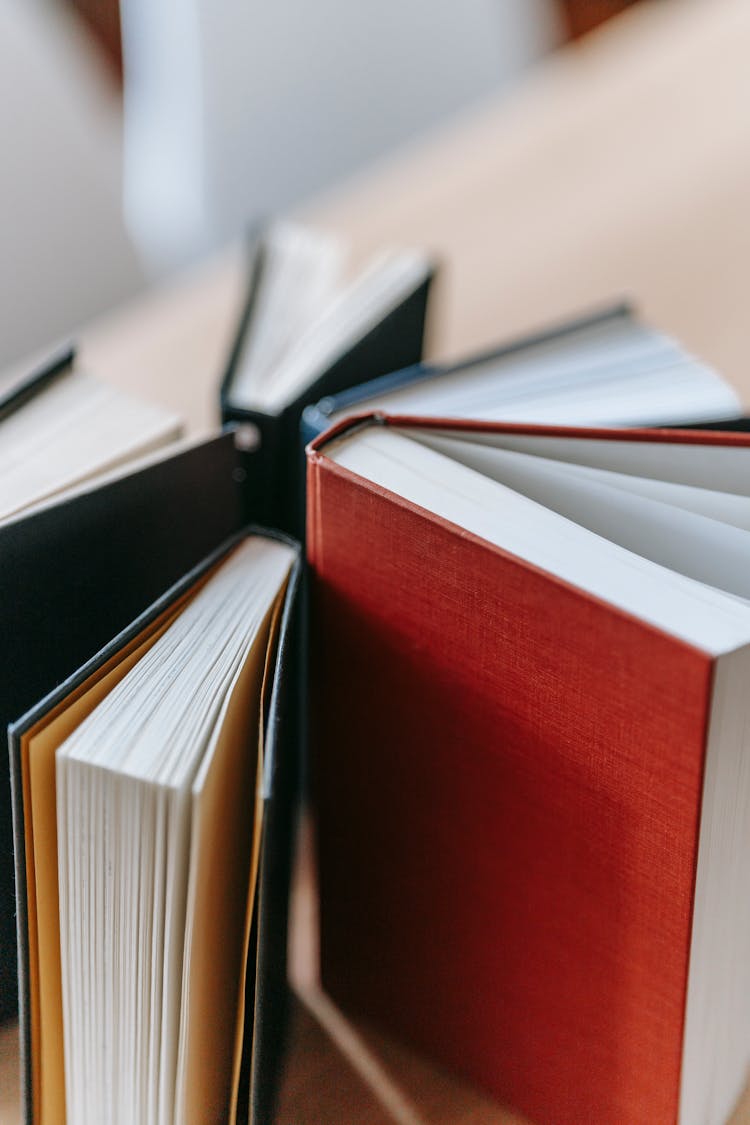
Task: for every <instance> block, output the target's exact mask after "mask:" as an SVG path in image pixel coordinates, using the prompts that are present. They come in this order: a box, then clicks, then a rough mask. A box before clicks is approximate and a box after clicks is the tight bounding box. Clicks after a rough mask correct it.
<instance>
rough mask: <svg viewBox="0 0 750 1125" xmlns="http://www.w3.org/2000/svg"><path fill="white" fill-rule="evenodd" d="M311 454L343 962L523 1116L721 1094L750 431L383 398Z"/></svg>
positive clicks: (743, 938)
mask: <svg viewBox="0 0 750 1125" xmlns="http://www.w3.org/2000/svg"><path fill="white" fill-rule="evenodd" d="M308 457H309V464H308V553H309V561H310V565H311V572H312V573H311V598H312V624H311V629H312V647H311V652H312V653H314V659H313V660H312V661H311V693H312V743H313V747H312V748H313V755H314V757H313V761H314V792H315V799H316V803H317V813H318V832H319V864H320V892H321V949H322V974H323V983H324V985H325V987H326V988H327V989H328V990H329V991H330V993H331V994H332V995H333V996H334V997H335V998H336V999H337V1000H338V1001H339V1002H340V1003H341V1004H342V1005H343V1006H344V1007H345V1009H347V1010H349V1011H355V1012H358V1013H362V1014H365V1015H367V1016H368V1017H370V1018H374V1019H376V1020H378V1021H380V1022H382V1023H383V1024H386V1025H387V1026H389V1027H390V1028H391V1029H392V1030H394V1031H396V1032H397V1033H399V1034H401V1035H403V1036H404V1037H406V1038H408V1039H409V1040H410V1041H412V1042H413V1043H415V1044H417V1045H418V1046H420V1047H422V1048H423V1049H425V1050H427V1051H428V1052H429V1053H431V1054H432V1055H433V1056H435V1057H436V1058H437V1059H438V1060H440V1061H441V1062H443V1063H445V1064H448V1065H449V1066H451V1067H452V1068H454V1069H456V1070H458V1071H460V1072H462V1073H463V1074H465V1075H467V1076H469V1077H470V1078H472V1079H474V1080H475V1081H477V1082H478V1083H480V1084H482V1085H484V1086H485V1087H487V1088H489V1089H490V1090H491V1091H492V1092H493V1093H494V1094H495V1095H496V1096H497V1097H498V1099H500V1100H501V1101H502V1102H504V1103H506V1104H508V1105H510V1106H513V1107H515V1108H516V1109H518V1110H520V1111H521V1112H522V1113H524V1114H525V1115H526V1116H528V1117H529V1118H530V1119H531V1120H532V1121H536V1122H540V1123H547V1122H555V1123H558V1125H580V1123H582V1122H592V1123H594V1122H596V1123H597V1125H605V1123H615V1122H617V1123H622V1125H633V1123H635V1122H650V1123H661V1122H675V1121H678V1120H679V1121H680V1122H682V1123H691V1125H692V1123H693V1122H696V1123H699V1122H700V1123H702V1122H709V1121H710V1122H713V1121H717V1122H718V1121H721V1120H724V1119H725V1118H726V1115H727V1113H728V1112H729V1111H730V1110H731V1108H732V1105H733V1103H734V1101H735V1099H736V1097H737V1096H738V1095H739V1093H740V1092H741V1090H742V1086H743V1084H744V1078H745V1071H746V1067H747V1063H748V1059H749V1058H750V1050H749V1049H748V1048H749V1047H750V1023H749V1021H748V1016H747V1014H746V1009H747V1007H748V1005H747V1004H746V1003H745V1000H746V997H747V996H748V994H749V989H750V972H749V971H748V969H747V968H746V967H745V966H744V962H745V961H747V960H748V959H747V957H746V951H747V949H748V947H749V943H750V917H748V910H747V908H746V907H744V905H743V904H742V900H743V898H746V894H745V892H744V890H743V882H742V876H741V871H742V869H743V867H742V865H743V863H746V862H747V859H748V858H750V830H749V828H748V825H750V778H748V777H746V774H747V772H748V770H747V765H746V764H743V762H744V759H743V754H745V753H746V752H747V751H748V750H750V745H748V746H746V745H745V743H746V742H747V741H748V738H747V736H746V734H745V723H746V718H747V716H746V712H747V711H748V710H750V703H748V702H747V701H746V698H745V697H746V696H748V694H750V693H748V692H747V690H746V684H747V676H748V674H750V648H748V644H749V643H750V605H749V604H748V603H747V601H746V599H747V597H748V596H749V595H750V588H746V587H747V586H748V579H747V578H746V577H745V575H746V574H747V575H750V567H747V566H746V563H747V562H748V561H750V530H749V529H750V500H748V498H747V496H746V495H745V493H746V492H747V491H748V488H747V485H746V484H743V480H744V481H747V480H748V479H750V476H749V475H748V469H750V445H749V443H748V439H747V438H743V437H738V436H729V435H722V434H710V433H702V434H687V433H679V432H669V433H667V432H653V431H643V432H639V431H629V432H624V431H596V432H594V431H580V430H555V429H550V428H544V427H523V426H520V427H519V426H515V427H514V426H502V425H497V424H484V425H482V424H472V423H456V422H455V421H453V422H448V421H443V422H442V423H441V422H439V421H428V420H425V419H420V420H415V419H413V418H412V419H405V418H400V419H383V418H382V416H381V417H376V418H369V419H365V420H363V419H359V420H358V421H357V422H356V423H353V422H351V421H350V422H348V423H344V424H342V425H341V426H339V427H337V428H336V429H335V430H334V431H329V433H328V434H327V435H325V436H324V437H322V438H320V439H318V440H317V442H315V443H313V445H312V446H311V447H310V450H309V451H308ZM701 482H702V483H701ZM745 525H746V526H745ZM748 729H750V728H748Z"/></svg>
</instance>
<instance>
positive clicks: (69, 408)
mask: <svg viewBox="0 0 750 1125" xmlns="http://www.w3.org/2000/svg"><path fill="white" fill-rule="evenodd" d="M74 359H75V350H74V348H72V346H69V345H64V346H62V347H61V348H59V349H58V350H56V351H55V352H53V353H52V354H51V355H49V356H47V357H46V358H45V359H44V360H43V361H41V362H39V364H38V365H37V366H36V367H35V368H33V369H32V371H31V373H30V374H29V373H28V372H25V373H23V374H22V375H21V376H20V377H19V376H18V375H17V374H15V373H13V374H11V375H9V376H7V377H6V378H5V379H4V380H3V382H2V383H1V384H0V439H1V440H0V540H2V548H0V550H1V551H2V558H0V567H1V568H2V573H3V580H4V584H3V630H2V632H3V640H2V642H1V643H2V644H3V645H4V646H5V648H4V652H3V661H2V664H3V676H2V684H0V722H2V724H3V729H5V728H6V727H7V725H8V723H9V722H10V721H11V720H12V719H14V718H18V716H19V715H20V714H21V712H22V710H23V709H24V708H25V707H26V706H28V705H29V704H30V703H31V702H32V701H33V700H34V698H35V696H34V694H33V693H34V690H35V685H36V686H41V687H42V691H45V690H48V689H49V688H51V687H52V686H53V685H54V683H56V682H57V681H56V679H55V676H56V674H57V672H58V670H59V669H58V668H57V665H56V657H55V654H54V653H53V652H50V651H46V649H45V645H42V649H43V651H41V652H39V651H37V650H36V647H35V641H36V637H37V636H39V635H43V634H44V629H45V625H44V623H42V622H40V621H39V616H40V613H41V612H42V607H45V609H51V608H52V607H51V606H50V605H49V603H45V590H47V589H49V588H50V587H49V575H50V573H51V572H52V571H53V570H54V568H55V566H56V562H57V560H56V558H55V556H54V555H50V556H49V557H46V558H39V559H37V560H35V564H34V568H33V570H29V580H31V577H32V574H33V576H34V578H36V579H38V580H39V581H40V583H41V585H40V589H39V590H33V589H32V588H31V585H30V583H29V585H28V588H27V590H26V591H25V600H23V601H22V602H21V603H19V604H18V605H16V604H14V602H13V597H14V596H15V593H16V591H17V589H18V586H19V584H22V583H23V582H24V576H23V575H21V574H20V573H19V568H20V566H21V563H20V561H19V559H18V557H17V555H16V550H17V542H18V536H19V534H20V533H19V530H18V529H19V527H20V526H22V521H23V518H24V517H25V516H26V515H28V514H29V513H30V512H32V511H34V510H35V509H38V508H39V507H41V506H43V505H44V504H49V503H52V502H54V500H55V499H59V498H60V497H62V496H64V495H65V494H66V492H67V493H69V492H70V491H71V490H73V489H75V488H77V487H78V488H80V487H83V486H85V484H86V482H88V481H91V480H94V479H96V478H97V477H101V476H102V475H104V474H106V473H107V472H113V471H116V470H117V469H118V467H120V466H122V465H123V464H126V463H127V462H129V461H134V460H138V459H139V458H141V457H147V456H148V455H150V454H155V453H157V452H158V451H159V450H160V449H165V448H167V447H168V446H169V445H170V444H172V443H173V442H174V441H175V440H176V439H177V438H178V437H179V435H180V422H179V419H178V418H177V417H176V416H175V415H174V414H173V413H172V412H171V411H167V410H164V409H163V408H161V407H156V406H153V405H150V404H148V403H144V402H141V401H140V400H138V399H135V398H133V397H132V396H131V395H128V394H124V393H122V392H121V391H118V390H116V389H114V388H112V387H108V386H107V385H106V384H103V383H100V382H98V381H97V380H96V379H94V378H92V377H91V376H90V375H88V373H86V372H85V371H81V370H79V369H78V368H77V367H76V366H75V363H74ZM19 521H21V523H19ZM104 526H105V527H106V524H105V525H104ZM39 549H42V548H41V545H40V548H39ZM67 577H68V579H70V578H71V575H68V576H67ZM72 581H73V582H74V583H75V582H76V581H77V579H76V578H75V576H73V578H72ZM52 625H53V622H52V620H51V621H50V622H49V627H50V629H51V628H52ZM53 636H54V634H53V633H52V632H50V633H49V635H48V637H47V638H46V639H45V644H48V643H51V640H52V637H53ZM87 655H90V653H89V654H87ZM63 667H64V665H63ZM65 670H66V671H72V670H73V669H72V667H67V668H65ZM27 686H28V687H29V688H31V694H28V693H27V692H26V690H25V689H26V687H27ZM15 930H16V925H15V909H14V905H13V842H12V833H11V810H10V782H9V777H8V767H7V757H4V759H3V765H2V767H1V768H0V1022H2V1021H3V1020H5V1019H8V1018H10V1017H11V1016H12V1015H14V1014H15V1012H16V1008H17V1001H16V995H17V991H16V933H15Z"/></svg>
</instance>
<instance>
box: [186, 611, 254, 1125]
mask: <svg viewBox="0 0 750 1125" xmlns="http://www.w3.org/2000/svg"><path fill="white" fill-rule="evenodd" d="M272 615H273V610H272V611H271V612H270V613H269V614H268V616H267V619H266V621H265V622H264V624H263V626H262V628H261V629H260V630H259V633H258V637H257V639H256V643H255V645H254V646H253V650H252V652H251V653H250V654H249V656H248V658H247V660H246V662H245V664H244V666H243V668H242V670H241V672H240V674H239V676H238V678H237V680H236V681H235V685H234V688H233V690H232V693H231V696H230V698H229V700H228V703H227V707H226V710H225V713H224V715H223V718H222V719H221V720H220V722H221V729H220V731H219V734H218V737H217V740H216V743H215V746H214V752H213V755H212V759H211V761H210V763H209V764H208V768H207V769H206V770H205V772H203V773H202V777H201V778H199V779H198V780H197V782H196V785H195V786H194V789H193V828H192V839H191V856H190V883H189V890H188V915H187V926H186V940H187V949H186V976H185V982H184V986H183V1024H182V1028H181V1042H180V1060H181V1065H180V1067H179V1072H178V1084H179V1086H178V1092H177V1102H176V1104H177V1108H178V1116H179V1119H180V1121H182V1122H184V1125H204V1123H205V1122H206V1121H228V1120H229V1119H230V1101H231V1091H232V1084H233V1081H232V1080H233V1071H234V1058H235V1048H236V1039H237V1011H238V1003H239V1002H240V996H239V987H240V983H239V982H240V981H242V982H243V984H244V964H245V957H246V945H247V936H246V919H247V910H248V894H247V888H248V886H249V884H253V882H254V879H255V876H256V873H257V845H258V832H259V827H260V826H259V824H258V820H257V816H256V815H254V812H256V813H257V808H256V800H257V778H258V741H259V729H260V709H261V689H262V682H263V674H264V668H265V658H266V650H267V644H268V635H269V628H270V623H271V619H272ZM238 888H243V890H242V892H241V893H238ZM250 897H251V898H252V897H254V886H251V887H250Z"/></svg>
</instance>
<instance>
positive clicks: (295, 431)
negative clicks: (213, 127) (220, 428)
mask: <svg viewBox="0 0 750 1125" xmlns="http://www.w3.org/2000/svg"><path fill="white" fill-rule="evenodd" d="M435 273H436V265H435V263H434V261H433V260H432V259H431V258H430V257H429V256H428V255H427V254H425V253H423V252H422V251H417V250H384V251H383V252H382V253H380V254H379V255H377V256H376V257H375V258H373V260H372V261H370V262H368V263H366V264H365V265H364V266H363V267H361V268H360V269H359V270H357V269H356V268H355V269H354V271H353V270H352V268H351V266H350V265H349V263H348V262H347V254H346V248H345V246H344V245H343V244H342V243H341V242H340V240H338V239H336V238H334V237H333V236H331V235H328V234H325V233H324V232H322V231H316V230H313V229H310V228H307V227H304V226H301V225H299V224H296V223H290V222H277V223H273V224H270V225H267V226H260V227H258V228H256V229H255V230H254V231H253V232H252V233H251V235H250V237H249V239H248V288H247V296H246V299H245V304H244V308H243V311H242V314H241V317H240V320H239V323H238V326H237V332H236V335H235V338H234V340H233V342H232V347H231V350H230V354H229V358H228V361H227V365H226V371H225V374H224V377H223V381H222V385H221V392H220V398H221V410H222V419H223V420H224V422H227V423H236V424H239V425H240V426H241V433H242V440H243V442H244V445H245V449H246V452H247V458H248V471H249V476H250V479H251V481H252V482H253V484H252V487H253V503H254V506H255V509H256V511H257V518H258V519H259V520H260V521H261V522H264V523H266V524H267V525H268V526H272V527H280V528H282V529H284V530H286V531H291V532H294V533H299V532H300V530H301V526H302V517H303V512H304V496H303V492H304V456H303V453H302V451H301V448H300V442H299V425H300V417H301V415H302V411H303V409H304V407H305V406H306V405H307V404H309V403H311V402H316V401H317V400H318V399H319V398H321V397H322V396H324V395H330V394H336V393H337V392H339V391H342V390H344V389H346V388H348V387H352V386H354V385H355V384H357V383H361V382H363V381H365V380H369V379H372V378H374V377H375V376H377V375H383V374H385V373H386V372H388V371H394V370H397V369H398V368H402V367H405V366H407V365H409V364H413V363H416V362H417V361H418V360H420V359H421V358H422V351H423V347H424V337H425V319H426V314H427V303H428V298H429V294H430V287H431V284H432V281H433V279H434V276H435Z"/></svg>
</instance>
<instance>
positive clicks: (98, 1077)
mask: <svg viewBox="0 0 750 1125" xmlns="http://www.w3.org/2000/svg"><path fill="white" fill-rule="evenodd" d="M50 366H51V365H50ZM75 375H76V373H75V371H73V372H72V373H71V376H70V377H71V379H73V381H74V382H76V383H77V382H78V380H77V379H75ZM60 378H62V379H64V378H65V376H62V375H61V376H60ZM61 385H62V384H61V383H58V381H57V376H55V377H54V378H52V383H50V384H49V386H47V383H46V382H45V379H42V380H41V382H40V381H39V380H38V379H37V378H36V376H35V380H34V385H33V392H34V393H33V394H26V393H25V392H24V393H19V395H18V397H17V399H16V402H17V403H18V404H19V405H18V407H17V410H16V412H14V413H12V414H9V415H8V416H7V419H6V420H7V421H9V422H13V423H14V424H16V423H17V424H18V425H20V424H21V422H22V419H21V414H22V413H23V412H25V411H27V410H29V409H31V408H32V407H33V408H34V410H35V411H36V412H37V413H38V411H39V410H40V409H42V407H43V405H44V404H43V403H42V397H43V396H45V395H47V394H49V393H51V389H52V387H54V388H55V389H57V388H58V387H59V386H61ZM26 386H27V390H28V389H29V388H28V384H27V385H26ZM14 393H15V392H14ZM77 393H78V392H76V394H77ZM45 410H46V407H45ZM150 410H151V408H149V407H144V412H145V413H144V417H146V418H147V419H148V418H150V417H151V415H150V413H149V411H150ZM162 414H163V415H164V416H163V417H162V419H161V421H162V423H164V425H163V426H162V427H161V429H160V431H159V432H160V433H161V430H162V429H163V431H164V440H165V441H167V440H168V433H172V432H173V429H174V427H173V423H174V422H175V419H174V418H173V417H172V416H166V415H165V414H164V412H162ZM86 416H87V415H86ZM95 419H96V420H97V422H98V415H95ZM118 419H119V420H122V421H123V426H119V425H118ZM6 420H4V421H3V425H5V424H6ZM131 420H132V419H131V418H130V415H129V414H128V413H127V412H121V413H119V414H118V415H117V416H116V417H115V418H109V419H108V425H109V428H110V436H109V438H108V441H107V443H106V445H107V459H106V461H102V462H101V463H100V462H97V461H96V458H95V457H92V458H91V464H90V466H89V469H90V471H87V472H85V473H82V472H79V468H80V466H77V467H76V471H75V473H74V474H71V475H70V477H69V478H68V476H66V478H65V479H66V482H67V485H66V487H65V488H64V489H63V490H62V491H60V490H59V489H58V488H57V486H56V485H55V487H51V488H49V489H48V488H47V485H48V484H49V481H50V480H51V479H52V478H54V477H55V474H54V473H53V472H52V471H51V470H52V468H53V467H52V466H49V469H50V471H49V472H48V473H45V474H44V481H45V487H44V495H43V498H42V499H40V500H35V499H33V497H32V498H29V497H26V500H28V503H27V502H26V500H25V502H24V506H23V508H19V507H18V506H17V505H16V506H11V507H12V508H13V512H14V514H12V515H10V516H9V517H8V518H6V519H4V520H3V521H2V522H0V574H1V575H2V587H3V601H2V615H3V630H2V640H1V641H0V645H2V646H3V656H2V665H3V670H4V675H3V679H2V685H1V686H0V719H1V720H2V722H3V723H4V724H5V726H6V727H9V745H10V766H11V769H10V775H11V776H10V782H11V796H12V827H13V840H12V841H11V840H10V837H9V838H8V841H7V843H8V848H7V851H6V852H4V855H3V862H4V863H7V861H9V860H10V861H12V857H13V856H14V857H15V891H16V893H15V898H14V897H13V872H12V870H10V871H9V870H8V868H7V866H6V867H4V868H3V872H2V874H3V879H4V882H3V901H2V911H1V912H0V917H2V921H3V927H4V928H3V931H2V933H3V946H2V960H0V966H1V968H0V972H1V974H2V982H1V983H2V992H0V995H2V998H3V1003H4V1008H5V1015H6V1016H8V1015H12V1014H13V1012H14V1009H15V993H16V989H15V979H16V973H17V971H18V975H19V978H20V984H21V987H20V996H19V1000H20V1013H19V1014H20V1022H21V1048H22V1074H23V1093H24V1106H25V1110H24V1112H25V1120H26V1121H27V1122H34V1123H35V1125H39V1123H43V1122H45V1121H46V1122H50V1121H54V1122H57V1121H59V1120H61V1118H62V1115H63V1112H64V1111H63V1106H64V1105H65V1106H67V1119H68V1120H69V1121H76V1122H85V1121H100V1120H103V1119H104V1118H105V1117H106V1118H107V1119H108V1120H115V1119H119V1120H122V1121H133V1120H146V1119H149V1120H154V1121H166V1120H170V1121H171V1120H174V1119H176V1118H175V1116H174V1115H175V1114H177V1117H178V1118H179V1119H180V1120H184V1121H191V1120H196V1121H197V1120H201V1121H202V1120H207V1119H212V1120H213V1119H216V1120H219V1119H221V1120H226V1121H235V1120H236V1121H240V1122H242V1121H253V1122H264V1121H269V1120H270V1119H271V1115H272V1104H273V1097H274V1092H275V1088H276V1082H277V1076H278V1068H279V1065H280V1058H281V1048H280V1043H281V1039H282V1036H283V1029H284V1013H285V1006H286V989H287V985H286V970H285V965H286V918H287V887H288V879H289V867H290V863H291V846H292V836H293V832H292V828H293V818H294V792H295V787H296V778H297V773H298V760H297V745H298V732H297V723H298V721H299V711H298V702H297V690H298V689H297V682H298V673H297V660H298V651H297V647H298V646H297V643H296V641H295V639H294V637H295V631H296V624H295V612H294V606H295V594H296V588H297V583H298V575H299V547H298V545H297V543H296V542H295V541H294V540H290V539H288V538H287V537H285V536H283V535H281V534H280V533H278V532H275V531H267V530H263V529H261V528H259V527H257V526H256V525H255V524H253V523H252V522H251V521H252V511H251V506H250V505H249V503H248V496H247V491H246V488H245V485H246V483H247V482H246V473H245V468H244V458H243V454H242V452H241V451H240V450H239V449H238V448H237V444H236V440H235V434H234V433H232V432H226V433H224V434H221V435H219V436H217V437H213V438H210V439H208V440H205V441H200V442H181V443H176V444H174V443H173V444H165V445H164V446H163V447H162V446H161V445H160V444H159V442H156V441H155V440H154V439H153V435H151V436H150V437H149V439H148V442H147V444H146V445H145V446H144V445H143V442H142V441H141V442H134V443H131V444H130V445H128V455H129V456H135V455H136V454H137V453H142V452H143V450H144V449H147V452H146V455H145V456H136V460H135V461H129V460H128V459H127V457H126V460H125V463H124V464H123V463H121V462H122V459H121V458H119V457H118V458H115V460H114V462H113V461H112V455H113V451H114V447H115V445H116V444H118V443H119V444H120V445H123V446H124V444H126V443H124V442H123V441H121V438H122V436H123V432H124V430H128V432H129V429H130V425H131ZM167 422H168V425H167V424H166V423H167ZM72 434H73V435H75V438H76V445H75V449H74V452H75V453H76V456H78V454H80V451H81V448H82V447H83V446H84V445H86V443H87V441H88V435H87V433H86V428H85V426H84V425H81V426H80V427H79V426H76V427H75V428H74V429H73V430H72ZM131 436H132V435H131ZM142 437H143V431H142ZM128 442H130V438H128ZM68 444H70V441H68ZM93 444H94V445H95V446H96V448H97V449H99V450H101V448H102V447H103V443H102V442H101V440H100V441H99V442H98V443H96V442H94V443H93ZM25 447H26V446H25V445H24V448H25ZM80 459H81V458H80V457H79V460H80ZM61 460H63V461H64V458H62V455H61ZM113 463H114V465H115V467H114V468H112V464H113ZM64 464H65V466H67V464H68V462H67V461H64ZM101 469H104V472H101V471H100V470H101ZM66 473H67V468H66ZM48 478H49V479H48ZM23 479H24V480H25V477H24V478H23ZM24 495H25V494H24ZM7 781H8V774H7V771H6V772H5V776H4V783H6V784H7ZM0 823H1V824H2V828H3V831H4V832H8V834H10V829H11V806H10V805H9V804H8V800H7V799H6V800H5V804H4V807H3V810H2V817H0ZM82 857H86V861H87V866H86V867H85V868H84V867H83V866H82ZM58 887H59V891H58ZM10 926H12V927H13V930H14V931H15V929H16V927H17V938H18V941H17V942H16V940H15V939H16V934H15V932H14V933H13V934H11V933H10ZM16 957H17V958H18V959H17V961H16ZM117 1114H119V1118H118V1117H117Z"/></svg>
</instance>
